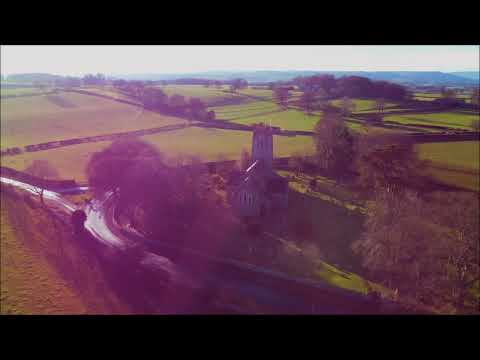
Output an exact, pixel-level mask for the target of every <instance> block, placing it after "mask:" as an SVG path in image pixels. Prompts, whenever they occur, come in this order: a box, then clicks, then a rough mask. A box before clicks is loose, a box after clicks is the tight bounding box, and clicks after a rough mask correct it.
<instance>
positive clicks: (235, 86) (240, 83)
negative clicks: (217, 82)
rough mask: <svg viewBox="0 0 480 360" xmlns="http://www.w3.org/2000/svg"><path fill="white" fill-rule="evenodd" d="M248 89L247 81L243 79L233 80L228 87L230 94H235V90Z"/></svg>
mask: <svg viewBox="0 0 480 360" xmlns="http://www.w3.org/2000/svg"><path fill="white" fill-rule="evenodd" d="M246 87H248V82H247V80H244V79H234V80H232V83H231V85H230V90H231V91H232V92H236V91H237V90H241V89H244V88H246Z"/></svg>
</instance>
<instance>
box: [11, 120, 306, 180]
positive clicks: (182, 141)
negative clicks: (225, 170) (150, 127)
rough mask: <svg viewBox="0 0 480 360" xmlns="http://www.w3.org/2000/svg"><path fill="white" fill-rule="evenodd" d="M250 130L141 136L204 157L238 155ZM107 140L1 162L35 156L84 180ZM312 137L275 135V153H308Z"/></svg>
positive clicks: (21, 164)
mask: <svg viewBox="0 0 480 360" xmlns="http://www.w3.org/2000/svg"><path fill="white" fill-rule="evenodd" d="M251 137H252V134H251V133H250V132H246V131H232V130H221V129H206V128H197V127H191V128H187V129H182V130H176V131H169V132H165V133H158V134H154V135H147V136H143V137H141V139H143V140H146V141H148V142H151V143H153V144H154V145H155V146H156V147H157V148H158V149H159V150H160V151H161V152H163V153H164V154H165V155H166V156H167V157H168V156H170V157H173V156H178V155H182V156H198V157H200V158H201V159H204V160H217V159H219V157H222V158H225V159H238V158H239V157H240V153H241V151H242V149H243V148H245V149H247V150H250V146H251ZM109 144H110V142H109V141H103V142H96V143H88V144H79V145H72V146H67V147H63V148H58V149H52V150H45V151H38V152H31V153H23V154H20V155H17V156H11V157H3V158H2V166H8V167H11V168H14V169H17V170H23V169H25V168H26V167H27V166H28V165H29V164H30V163H31V162H32V161H33V160H35V159H48V160H49V162H50V163H51V165H52V166H53V167H55V169H56V170H57V171H58V172H59V176H60V177H61V178H74V179H76V180H78V181H85V179H86V177H85V172H84V171H85V168H86V166H87V164H88V161H89V159H90V157H91V156H92V154H93V153H94V152H96V151H100V150H101V149H103V148H104V147H106V146H108V145H109ZM312 151H313V141H312V139H311V137H309V136H295V137H283V136H276V137H275V139H274V152H275V156H288V155H291V154H293V153H296V152H301V153H311V152H312Z"/></svg>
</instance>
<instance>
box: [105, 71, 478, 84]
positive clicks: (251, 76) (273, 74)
mask: <svg viewBox="0 0 480 360" xmlns="http://www.w3.org/2000/svg"><path fill="white" fill-rule="evenodd" d="M317 74H332V75H334V76H335V77H341V76H351V75H355V76H363V77H366V78H369V79H372V80H385V81H390V82H395V83H398V84H403V85H423V86H428V85H430V86H441V85H445V86H472V85H478V76H477V78H475V77H474V76H470V74H475V72H462V73H459V74H462V75H459V74H455V73H453V74H452V73H444V72H440V71H313V70H312V71H209V72H200V73H178V74H160V73H159V74H124V75H112V77H115V78H120V79H125V80H153V81H158V80H174V79H182V78H200V79H211V80H223V81H225V80H232V79H235V78H242V79H245V80H247V81H248V82H250V83H267V82H274V81H287V80H291V79H293V78H295V77H298V76H312V75H317ZM465 74H467V75H465Z"/></svg>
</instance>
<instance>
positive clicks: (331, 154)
mask: <svg viewBox="0 0 480 360" xmlns="http://www.w3.org/2000/svg"><path fill="white" fill-rule="evenodd" d="M313 138H314V141H315V147H316V157H317V162H318V164H319V166H320V167H321V168H322V169H324V170H325V171H327V172H330V173H331V174H332V175H343V174H345V173H346V172H348V170H349V168H350V166H351V163H352V159H353V146H354V138H353V136H352V134H351V133H350V130H349V129H348V127H347V126H346V124H345V122H344V121H343V118H342V117H341V116H340V115H339V114H337V113H325V114H324V115H323V117H322V119H320V120H319V121H318V122H317V124H316V125H315V128H314V137H313Z"/></svg>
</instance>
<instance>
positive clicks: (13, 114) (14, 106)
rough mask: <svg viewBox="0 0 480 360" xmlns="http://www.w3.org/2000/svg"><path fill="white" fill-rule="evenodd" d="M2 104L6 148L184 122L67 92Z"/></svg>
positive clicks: (4, 100) (136, 108)
mask: <svg viewBox="0 0 480 360" xmlns="http://www.w3.org/2000/svg"><path fill="white" fill-rule="evenodd" d="M1 105H2V106H1V126H2V133H1V147H2V148H7V147H15V146H21V147H22V146H25V145H31V144H38V143H42V142H48V141H57V140H64V139H70V138H77V137H86V136H93V135H100V134H109V133H114V132H125V131H132V130H139V129H145V128H152V127H158V126H163V125H169V124H175V123H179V122H183V121H184V120H183V119H179V118H176V117H172V116H165V115H160V114H158V113H154V112H150V111H144V110H143V109H142V108H139V107H137V106H133V105H128V104H122V103H119V102H116V101H113V100H108V99H103V98H100V97H95V96H89V95H82V94H78V93H67V92H59V93H57V94H54V95H47V96H31V97H19V98H10V99H2V100H1Z"/></svg>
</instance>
